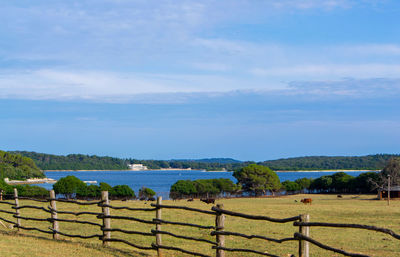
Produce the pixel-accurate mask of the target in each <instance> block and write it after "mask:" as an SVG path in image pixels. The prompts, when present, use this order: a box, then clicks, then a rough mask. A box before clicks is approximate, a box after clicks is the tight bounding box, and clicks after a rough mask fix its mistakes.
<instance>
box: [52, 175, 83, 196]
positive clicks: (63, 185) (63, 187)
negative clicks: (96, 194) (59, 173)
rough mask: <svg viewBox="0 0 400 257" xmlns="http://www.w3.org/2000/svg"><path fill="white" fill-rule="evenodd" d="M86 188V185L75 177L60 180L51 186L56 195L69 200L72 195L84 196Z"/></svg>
mask: <svg viewBox="0 0 400 257" xmlns="http://www.w3.org/2000/svg"><path fill="white" fill-rule="evenodd" d="M86 188H87V186H86V184H85V183H84V182H83V181H81V180H80V179H79V178H77V177H75V176H67V177H65V178H61V179H60V180H58V181H57V182H56V183H55V184H54V185H53V189H54V191H55V193H56V194H63V195H65V196H66V197H67V198H71V197H72V196H74V195H76V196H86V190H87V189H86Z"/></svg>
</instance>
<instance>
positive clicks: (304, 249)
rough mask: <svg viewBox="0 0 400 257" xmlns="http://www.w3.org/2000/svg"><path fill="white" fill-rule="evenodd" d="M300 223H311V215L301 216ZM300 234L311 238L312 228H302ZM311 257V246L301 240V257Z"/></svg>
mask: <svg viewBox="0 0 400 257" xmlns="http://www.w3.org/2000/svg"><path fill="white" fill-rule="evenodd" d="M300 222H310V215H309V214H302V215H300ZM299 233H300V234H302V235H304V236H307V237H309V236H310V227H307V226H300V227H299ZM309 256H310V244H309V243H308V241H305V240H300V241H299V257H309Z"/></svg>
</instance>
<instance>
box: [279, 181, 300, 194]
mask: <svg viewBox="0 0 400 257" xmlns="http://www.w3.org/2000/svg"><path fill="white" fill-rule="evenodd" d="M282 186H283V187H284V188H285V190H286V191H287V192H297V191H300V190H301V187H300V185H299V184H297V183H296V182H294V181H289V180H286V181H283V182H282Z"/></svg>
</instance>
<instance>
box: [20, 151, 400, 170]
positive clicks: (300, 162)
mask: <svg viewBox="0 0 400 257" xmlns="http://www.w3.org/2000/svg"><path fill="white" fill-rule="evenodd" d="M12 153H15V154H20V155H22V156H25V157H29V158H32V159H33V161H34V162H35V164H36V165H37V166H38V167H39V168H41V169H42V170H125V169H127V164H128V163H141V164H143V165H146V166H147V167H148V168H149V169H166V168H176V169H187V168H192V169H204V170H224V169H226V170H238V169H240V168H242V167H245V166H247V165H249V164H252V163H255V162H241V161H237V160H234V159H230V158H209V159H198V160H194V159H193V160H190V159H186V160H168V161H166V160H138V159H133V158H132V159H121V158H114V157H107V156H105V157H101V156H96V155H83V154H70V155H66V156H61V155H53V154H44V153H36V152H26V151H15V152H12ZM393 157H400V155H396V154H375V155H366V156H306V157H296V158H286V159H278V160H269V161H263V162H258V163H257V164H260V165H263V166H268V167H270V168H271V169H273V170H282V171H285V170H294V171H296V170H381V169H382V168H383V167H384V166H385V163H386V162H387V161H388V160H389V159H391V158H393Z"/></svg>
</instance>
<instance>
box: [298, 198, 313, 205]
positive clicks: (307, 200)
mask: <svg viewBox="0 0 400 257" xmlns="http://www.w3.org/2000/svg"><path fill="white" fill-rule="evenodd" d="M300 202H302V203H304V204H308V203H309V204H310V205H311V203H312V199H311V198H304V199H301V201H300Z"/></svg>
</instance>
